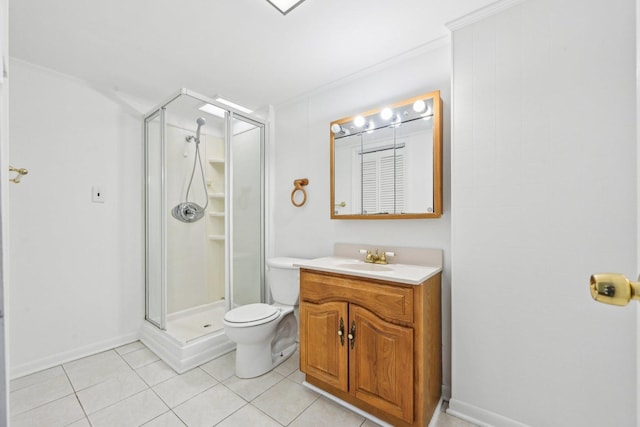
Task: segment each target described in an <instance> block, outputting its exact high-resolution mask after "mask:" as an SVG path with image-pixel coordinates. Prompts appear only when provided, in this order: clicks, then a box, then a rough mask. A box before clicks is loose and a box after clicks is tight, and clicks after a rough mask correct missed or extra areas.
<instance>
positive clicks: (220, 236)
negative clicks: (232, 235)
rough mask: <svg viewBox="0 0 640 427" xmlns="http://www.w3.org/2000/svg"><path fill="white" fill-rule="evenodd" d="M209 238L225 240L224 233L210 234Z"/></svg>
mask: <svg viewBox="0 0 640 427" xmlns="http://www.w3.org/2000/svg"><path fill="white" fill-rule="evenodd" d="M208 237H209V240H216V241H222V240H224V235H223V234H209V236H208Z"/></svg>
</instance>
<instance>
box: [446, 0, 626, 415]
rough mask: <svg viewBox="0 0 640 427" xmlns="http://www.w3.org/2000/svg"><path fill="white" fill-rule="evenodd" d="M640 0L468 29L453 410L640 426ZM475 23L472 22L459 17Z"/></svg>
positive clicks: (576, 6) (457, 177) (530, 9)
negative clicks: (620, 297) (639, 95)
mask: <svg viewBox="0 0 640 427" xmlns="http://www.w3.org/2000/svg"><path fill="white" fill-rule="evenodd" d="M634 23H635V12H634V1H633V0H612V1H608V2H583V1H580V0H565V1H562V2H558V1H555V0H536V1H525V2H523V3H521V4H518V5H515V6H514V7H512V8H510V9H507V10H504V11H502V12H500V13H498V14H497V15H494V16H490V17H488V18H486V19H482V20H481V21H479V22H475V23H471V24H467V25H465V23H456V24H455V27H456V28H459V29H457V30H456V31H455V32H454V34H453V63H454V72H453V83H454V99H453V117H454V123H453V124H454V127H453V135H454V137H453V143H452V145H453V152H452V161H453V164H452V183H453V185H452V194H453V197H452V204H453V216H452V248H453V250H452V255H453V259H452V266H453V276H452V288H453V290H452V302H453V383H452V394H453V396H452V400H451V406H450V408H451V409H452V410H453V411H454V412H456V413H458V414H462V415H466V416H469V417H471V418H473V419H475V420H476V421H477V422H482V423H488V424H491V425H496V426H516V425H523V424H524V425H532V426H568V425H571V426H583V427H587V426H594V427H596V426H605V425H606V426H632V425H635V423H636V411H637V408H636V403H637V400H636V372H635V370H636V367H637V364H636V359H635V358H636V345H635V337H636V317H635V316H636V310H637V307H636V305H637V304H631V305H630V306H628V307H625V308H619V307H612V306H606V305H602V304H598V303H596V302H594V301H592V300H591V297H590V295H589V291H588V283H589V276H590V274H592V273H596V272H602V271H617V272H620V273H624V274H626V275H627V276H628V277H630V278H635V277H636V274H637V270H636V269H637V261H636V257H637V249H636V227H637V222H636V221H637V206H636V197H637V191H636V170H637V165H636V133H635V132H636V116H635V51H634V48H635V45H634V40H635V27H634ZM458 24H461V25H462V26H461V27H458Z"/></svg>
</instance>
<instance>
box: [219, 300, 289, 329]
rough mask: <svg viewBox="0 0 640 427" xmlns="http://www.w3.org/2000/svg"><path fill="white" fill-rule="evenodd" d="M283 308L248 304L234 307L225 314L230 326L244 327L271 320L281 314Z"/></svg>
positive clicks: (225, 319) (226, 321)
mask: <svg viewBox="0 0 640 427" xmlns="http://www.w3.org/2000/svg"><path fill="white" fill-rule="evenodd" d="M280 313H281V309H279V308H278V307H274V306H271V305H269V304H262V303H256V304H247V305H242V306H240V307H237V308H234V309H233V310H230V311H228V312H227V313H226V314H225V315H224V322H225V323H226V324H228V325H229V326H233V327H236V328H244V327H249V326H255V325H261V324H263V323H268V322H271V321H272V320H275V319H277V318H278V317H279V316H280Z"/></svg>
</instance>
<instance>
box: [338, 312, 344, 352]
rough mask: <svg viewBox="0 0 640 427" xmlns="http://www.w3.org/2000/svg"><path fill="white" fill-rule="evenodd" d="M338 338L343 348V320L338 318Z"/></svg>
mask: <svg viewBox="0 0 640 427" xmlns="http://www.w3.org/2000/svg"><path fill="white" fill-rule="evenodd" d="M338 336H339V337H340V345H341V346H344V320H342V317H341V318H340V329H338Z"/></svg>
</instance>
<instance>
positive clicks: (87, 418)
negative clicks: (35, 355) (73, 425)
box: [60, 364, 93, 426]
mask: <svg viewBox="0 0 640 427" xmlns="http://www.w3.org/2000/svg"><path fill="white" fill-rule="evenodd" d="M60 367H61V368H62V372H64V375H65V376H66V377H67V381H69V385H70V386H71V389H72V390H73V395H74V396H75V398H76V401H77V402H78V405H80V409H82V413H83V414H84V418H85V420H87V422H88V423H89V426H92V425H93V423H92V422H91V419H90V418H89V414H88V413H87V410H86V409H85V407H84V405H83V404H82V401H81V400H80V396H78V390H76V387H75V386H74V385H73V381H71V377H70V376H69V373H68V372H67V370H66V369H65V367H64V364H62V365H60ZM76 421H80V420H76ZM74 422H75V421H74Z"/></svg>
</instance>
